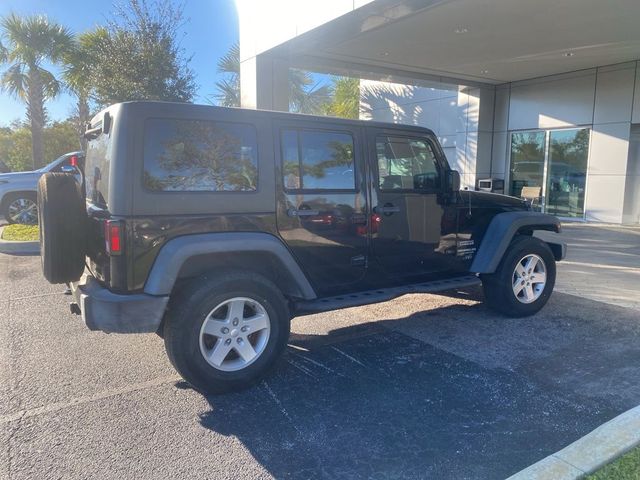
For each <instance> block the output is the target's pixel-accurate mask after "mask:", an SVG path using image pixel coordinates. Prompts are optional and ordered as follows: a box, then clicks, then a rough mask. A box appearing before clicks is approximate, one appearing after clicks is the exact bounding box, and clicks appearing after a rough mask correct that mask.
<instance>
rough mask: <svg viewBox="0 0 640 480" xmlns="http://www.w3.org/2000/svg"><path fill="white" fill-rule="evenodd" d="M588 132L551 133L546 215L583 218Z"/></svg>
mask: <svg viewBox="0 0 640 480" xmlns="http://www.w3.org/2000/svg"><path fill="white" fill-rule="evenodd" d="M588 155H589V130H588V129H586V128H581V129H579V130H555V131H551V132H549V167H548V170H547V184H546V193H545V197H546V202H545V204H546V211H547V213H551V214H553V215H558V216H560V217H580V218H582V217H583V216H584V191H585V186H586V178H587V158H588Z"/></svg>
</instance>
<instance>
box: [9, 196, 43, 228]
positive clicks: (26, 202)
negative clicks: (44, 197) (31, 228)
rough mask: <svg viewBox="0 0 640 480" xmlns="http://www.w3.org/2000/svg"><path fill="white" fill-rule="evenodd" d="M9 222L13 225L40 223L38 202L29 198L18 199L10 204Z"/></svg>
mask: <svg viewBox="0 0 640 480" xmlns="http://www.w3.org/2000/svg"><path fill="white" fill-rule="evenodd" d="M8 214H9V220H11V221H12V222H13V223H25V224H29V225H34V224H36V223H38V207H37V206H36V202H34V201H33V200H30V199H28V198H17V199H15V200H14V201H13V202H11V203H10V204H9V208H8Z"/></svg>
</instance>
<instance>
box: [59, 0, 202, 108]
mask: <svg viewBox="0 0 640 480" xmlns="http://www.w3.org/2000/svg"><path fill="white" fill-rule="evenodd" d="M182 24H183V14H182V9H181V8H180V7H176V6H174V5H173V4H172V3H171V2H170V1H169V0H154V1H147V0H129V1H128V2H127V3H126V4H125V5H124V6H123V7H120V8H118V9H117V11H116V13H115V16H114V19H113V20H110V21H109V22H108V23H107V25H106V26H104V27H98V28H96V29H95V30H93V31H91V32H88V33H86V34H84V35H82V36H81V37H80V38H79V47H78V56H77V57H76V58H70V59H69V60H70V61H69V65H70V67H69V69H68V72H69V74H70V75H72V76H75V73H76V71H80V72H83V74H86V75H84V77H85V78H86V79H87V85H88V88H89V92H90V97H91V98H92V99H93V100H94V101H95V102H96V104H97V105H98V106H106V105H110V104H112V103H118V102H124V101H129V100H165V101H175V102H189V101H191V100H192V98H193V96H194V93H195V90H196V84H195V79H194V74H193V71H192V70H191V69H190V68H189V62H190V58H188V57H186V56H185V54H184V51H183V49H182V48H180V45H179V38H178V35H179V30H180V28H181V26H182ZM84 65H89V68H84Z"/></svg>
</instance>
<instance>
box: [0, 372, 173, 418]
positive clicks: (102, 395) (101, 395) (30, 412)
mask: <svg viewBox="0 0 640 480" xmlns="http://www.w3.org/2000/svg"><path fill="white" fill-rule="evenodd" d="M179 380H181V377H179V376H178V375H175V374H174V375H167V376H166V377H159V378H155V379H153V380H148V381H146V382H140V383H134V384H132V385H127V386H125V387H120V388H113V389H109V390H104V391H102V392H98V393H95V394H93V395H88V396H86V397H76V398H72V399H70V400H67V401H64V402H55V403H50V404H48V405H42V406H40V407H36V408H29V409H25V410H18V411H17V412H13V413H9V414H6V415H0V424H4V423H9V422H13V421H16V420H20V419H25V418H30V417H35V416H38V415H44V414H47V413H52V412H57V411H59V410H64V409H66V408H70V407H75V406H76V405H83V404H85V403H91V402H95V401H97V400H104V399H106V398H111V397H116V396H118V395H124V394H126V393H131V392H137V391H139V390H146V389H147V388H153V387H158V386H160V385H164V384H166V383H173V382H177V381H179Z"/></svg>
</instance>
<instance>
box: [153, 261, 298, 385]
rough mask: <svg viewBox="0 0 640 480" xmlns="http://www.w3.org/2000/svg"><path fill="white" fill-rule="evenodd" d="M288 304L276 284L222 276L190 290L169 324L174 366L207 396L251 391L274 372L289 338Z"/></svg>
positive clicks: (178, 298)
mask: <svg viewBox="0 0 640 480" xmlns="http://www.w3.org/2000/svg"><path fill="white" fill-rule="evenodd" d="M289 327H290V315H289V309H288V306H287V302H286V300H285V298H284V296H283V295H282V293H281V292H280V290H279V289H278V287H276V286H275V285H274V284H273V283H272V282H270V281H269V280H267V279H266V278H264V277H263V276H261V275H258V274H255V273H246V272H216V273H215V277H213V275H212V276H208V275H205V276H203V277H200V278H197V279H194V280H192V281H191V282H189V283H187V284H185V285H184V286H183V287H182V288H181V289H180V291H179V292H177V293H175V294H174V295H173V296H172V298H171V301H170V304H169V309H168V311H167V314H166V316H165V319H164V331H163V333H164V342H165V348H166V351H167V355H168V356H169V360H170V361H171V363H172V364H173V366H174V367H175V369H176V370H177V371H178V373H180V375H181V376H182V377H183V378H184V379H185V380H186V381H187V382H189V383H190V384H191V385H192V386H193V387H194V388H196V389H197V390H200V391H202V392H205V393H225V392H231V391H238V390H242V389H245V388H247V387H249V386H251V385H252V384H254V383H255V382H257V381H258V380H260V379H261V378H263V377H264V375H265V374H266V373H267V372H268V371H269V370H270V369H271V368H272V367H273V365H274V364H275V362H276V360H277V359H278V357H279V356H280V355H281V354H282V352H283V351H284V349H285V347H286V344H287V340H288V338H289Z"/></svg>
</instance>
